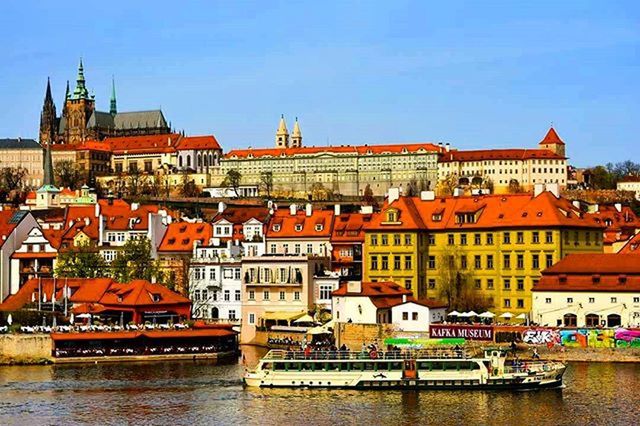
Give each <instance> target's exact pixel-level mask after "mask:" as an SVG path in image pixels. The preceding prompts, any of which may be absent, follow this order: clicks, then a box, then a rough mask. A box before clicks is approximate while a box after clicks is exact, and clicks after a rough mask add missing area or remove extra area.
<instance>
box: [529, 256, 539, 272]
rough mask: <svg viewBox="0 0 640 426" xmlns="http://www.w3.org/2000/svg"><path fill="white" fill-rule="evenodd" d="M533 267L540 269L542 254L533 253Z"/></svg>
mask: <svg viewBox="0 0 640 426" xmlns="http://www.w3.org/2000/svg"><path fill="white" fill-rule="evenodd" d="M531 267H532V268H533V269H540V255H539V254H532V255H531Z"/></svg>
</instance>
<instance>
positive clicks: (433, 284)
mask: <svg viewBox="0 0 640 426" xmlns="http://www.w3.org/2000/svg"><path fill="white" fill-rule="evenodd" d="M428 285H429V288H430V289H432V290H433V289H434V288H436V279H435V278H429V281H428Z"/></svg>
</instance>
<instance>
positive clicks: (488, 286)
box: [487, 278, 493, 290]
mask: <svg viewBox="0 0 640 426" xmlns="http://www.w3.org/2000/svg"><path fill="white" fill-rule="evenodd" d="M487 290H493V278H489V279H487Z"/></svg>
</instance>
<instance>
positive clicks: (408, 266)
mask: <svg viewBox="0 0 640 426" xmlns="http://www.w3.org/2000/svg"><path fill="white" fill-rule="evenodd" d="M412 266H413V265H412V262H411V256H405V257H404V269H406V270H407V271H408V270H410V269H411V268H412Z"/></svg>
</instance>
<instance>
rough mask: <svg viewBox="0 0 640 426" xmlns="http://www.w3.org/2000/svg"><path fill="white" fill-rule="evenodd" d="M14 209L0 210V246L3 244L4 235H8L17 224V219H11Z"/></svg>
mask: <svg viewBox="0 0 640 426" xmlns="http://www.w3.org/2000/svg"><path fill="white" fill-rule="evenodd" d="M14 213H16V210H11V209H6V210H2V211H0V247H2V246H3V245H4V242H5V241H6V240H5V238H4V237H8V236H9V234H11V232H13V230H14V229H15V228H16V226H18V223H19V221H12V220H11V218H13V215H14Z"/></svg>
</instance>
